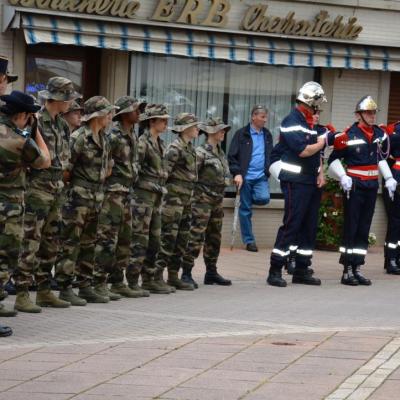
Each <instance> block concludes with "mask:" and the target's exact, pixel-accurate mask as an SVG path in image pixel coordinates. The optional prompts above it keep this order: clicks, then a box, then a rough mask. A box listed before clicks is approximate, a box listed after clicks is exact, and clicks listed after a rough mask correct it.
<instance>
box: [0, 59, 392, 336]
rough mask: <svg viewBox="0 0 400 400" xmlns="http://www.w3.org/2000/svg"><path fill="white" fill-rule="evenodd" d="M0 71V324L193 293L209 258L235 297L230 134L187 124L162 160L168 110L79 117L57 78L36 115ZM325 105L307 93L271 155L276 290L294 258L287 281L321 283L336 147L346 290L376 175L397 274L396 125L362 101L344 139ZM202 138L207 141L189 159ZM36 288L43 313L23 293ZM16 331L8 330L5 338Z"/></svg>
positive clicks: (121, 106) (91, 107)
mask: <svg viewBox="0 0 400 400" xmlns="http://www.w3.org/2000/svg"><path fill="white" fill-rule="evenodd" d="M0 72H1V75H0V76H1V79H2V82H1V83H2V86H1V88H3V92H2V93H1V96H0V99H1V100H2V104H1V107H0V140H1V142H0V285H1V286H0V287H1V290H0V298H1V299H4V297H5V296H6V291H5V290H4V285H6V283H7V281H8V280H9V278H10V275H11V276H12V279H13V282H14V283H15V289H16V300H15V305H14V309H13V310H10V309H7V308H6V307H4V305H2V304H1V303H0V316H14V315H16V313H17V311H21V312H29V313H39V312H41V310H42V307H55V308H67V307H70V306H71V305H72V306H85V305H86V304H87V303H107V302H109V301H110V300H118V299H120V298H121V297H127V298H138V297H148V296H149V295H150V293H158V294H170V293H174V292H175V291H176V290H177V289H178V290H194V289H195V288H197V287H198V285H197V283H196V282H195V281H194V279H193V277H192V268H193V266H194V262H195V259H196V258H197V257H198V256H199V253H200V250H201V248H202V247H203V255H204V261H205V265H206V274H205V277H204V283H205V284H218V285H226V286H229V285H231V281H229V280H227V279H225V278H223V277H222V276H221V275H219V273H218V271H217V261H218V256H219V251H220V246H221V229H222V221H223V207H222V203H223V198H224V190H225V188H226V187H227V186H228V185H229V184H230V182H231V180H230V174H229V166H228V164H227V161H226V158H225V155H224V152H223V150H222V148H221V143H222V141H223V140H224V137H225V134H226V133H227V132H228V131H229V129H230V126H229V125H227V124H225V123H224V122H223V121H222V119H220V118H210V119H209V120H207V121H206V122H204V123H201V122H200V121H199V119H198V117H197V116H195V115H194V114H190V113H181V114H179V115H177V116H176V117H175V119H174V125H173V127H172V132H174V133H175V134H176V139H175V140H174V141H173V142H172V143H171V144H170V145H169V146H168V147H167V148H164V145H163V142H162V140H161V139H160V135H161V134H163V133H164V132H166V130H167V122H168V119H169V118H170V115H169V114H168V110H167V108H166V107H165V106H164V105H162V104H147V103H144V102H141V101H138V100H136V99H134V98H132V97H129V96H124V97H121V98H119V99H118V100H117V101H116V102H115V104H111V103H110V102H109V101H108V100H107V99H106V98H104V97H101V96H95V97H92V98H90V99H88V100H87V101H86V102H85V103H84V104H83V107H81V106H80V105H79V104H78V103H77V102H76V100H77V99H79V98H80V97H81V95H80V94H79V93H77V92H76V91H75V89H74V87H73V84H72V82H71V81H70V80H68V79H66V78H63V77H53V78H51V79H50V80H49V81H48V83H47V87H46V90H43V91H41V92H40V93H39V97H40V98H41V99H42V100H43V101H44V105H43V106H42V107H39V106H38V105H37V104H36V102H35V101H34V99H33V98H32V97H31V96H29V95H27V94H24V93H22V92H19V91H13V92H11V94H10V95H4V91H5V88H6V86H7V83H9V82H11V81H12V80H15V79H16V77H14V76H13V75H11V74H9V73H8V72H7V60H6V59H0ZM325 101H326V98H325V94H324V91H323V89H322V87H321V86H320V85H319V84H317V83H315V82H308V83H306V84H305V85H304V86H303V87H302V88H301V89H300V92H299V95H298V97H297V103H298V104H297V107H296V108H295V109H294V110H293V111H292V112H291V113H290V114H289V115H288V116H287V117H286V118H285V119H284V120H283V122H282V124H281V128H280V138H279V142H278V144H277V145H276V146H275V147H274V149H273V152H272V164H271V168H270V171H271V174H272V175H273V176H274V177H275V178H276V179H278V180H279V181H280V184H281V188H282V193H283V195H284V200H285V213H284V218H283V225H282V226H281V227H280V228H279V231H278V234H277V239H276V243H275V246H274V248H273V250H272V253H271V266H270V270H269V275H268V278H267V282H268V283H269V284H270V285H273V286H280V287H283V286H286V281H285V280H284V279H283V277H282V268H283V267H284V266H285V265H286V266H287V264H288V260H289V259H291V260H292V264H293V266H292V269H293V270H292V274H293V278H292V279H293V283H302V284H311V285H319V284H320V283H321V281H320V280H319V279H317V278H315V277H314V276H313V273H314V271H313V270H312V269H311V268H310V266H311V258H312V252H313V249H314V244H315V238H316V232H317V219H318V218H317V217H318V208H319V202H320V196H321V189H322V187H323V185H324V183H325V178H324V173H323V157H321V152H322V151H323V150H324V148H325V147H326V146H327V145H333V151H332V153H331V155H330V157H329V160H328V164H329V172H330V174H331V176H332V177H335V178H336V179H337V180H338V181H339V182H340V185H341V187H342V188H343V190H344V191H345V193H346V195H345V196H344V227H345V229H344V235H343V243H342V246H341V248H340V252H341V257H340V263H341V264H342V265H343V268H344V269H343V276H342V280H341V282H342V283H343V284H346V285H358V284H361V285H369V284H371V281H370V280H369V279H367V278H365V277H364V276H363V275H362V274H361V271H360V267H361V266H362V265H363V264H364V259H365V255H366V253H367V246H368V233H369V228H370V224H371V220H372V215H373V211H374V206H375V201H376V196H377V190H378V186H379V185H378V170H380V171H381V173H382V175H383V177H384V179H385V191H386V192H385V195H387V198H388V200H387V202H386V203H387V210H388V213H389V215H390V218H389V226H388V233H387V240H386V245H385V256H386V262H385V268H386V270H387V272H388V273H391V274H400V268H399V264H398V248H399V243H400V242H399V240H400V232H399V231H400V221H399V220H398V218H400V197H399V194H398V192H397V191H396V186H397V180H398V179H399V178H400V158H399V157H400V141H399V140H397V139H398V137H400V126H398V125H393V126H389V127H384V128H380V127H378V126H376V125H375V118H376V110H377V106H376V104H375V102H374V101H373V100H372V98H371V97H369V96H367V97H365V98H363V99H362V100H361V101H360V102H359V103H358V104H357V108H356V110H355V111H356V115H357V121H356V122H355V123H354V124H353V125H352V126H351V127H349V128H347V129H346V130H345V131H344V132H343V133H340V134H336V133H335V129H334V128H333V127H332V126H326V127H325V126H321V125H319V124H318V122H317V121H318V114H319V111H320V107H321V105H322V103H323V102H325ZM138 123H139V126H140V128H141V132H142V134H141V135H140V136H139V137H138V136H137V135H136V133H135V130H134V128H135V125H136V124H138ZM199 133H204V134H205V135H206V140H205V142H204V144H202V145H201V146H199V147H198V148H194V146H193V140H194V139H196V138H197V137H198V135H199ZM388 135H390V138H391V139H390V143H391V146H389V145H388V144H389V138H388ZM397 142H399V144H398V143H397ZM388 158H392V159H393V162H392V163H391V167H389V165H388V163H387V161H386V160H387V159H388ZM341 161H344V163H345V165H346V166H347V170H346V169H345V168H344V167H343V164H342V163H341ZM53 269H54V280H53ZM165 269H167V279H166V280H164V270H165ZM180 270H182V275H181V276H179V271H180ZM34 283H35V284H36V287H37V295H36V301H35V302H33V301H32V299H31V297H30V293H29V288H30V287H31V286H32V285H33V284H34ZM109 285H110V286H109ZM55 287H57V289H58V290H59V296H58V297H57V296H56V295H55V294H54V292H53V289H54V288H55ZM73 288H77V289H78V291H77V292H76V291H75V290H73ZM11 333H12V330H11V329H10V328H9V327H5V326H0V335H1V336H8V335H10V334H11Z"/></svg>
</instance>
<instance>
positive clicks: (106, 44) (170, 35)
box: [22, 14, 400, 71]
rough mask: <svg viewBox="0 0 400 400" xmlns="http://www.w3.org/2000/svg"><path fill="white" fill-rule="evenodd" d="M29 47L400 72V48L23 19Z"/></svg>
mask: <svg viewBox="0 0 400 400" xmlns="http://www.w3.org/2000/svg"><path fill="white" fill-rule="evenodd" d="M22 27H23V29H24V33H25V38H26V42H27V43H28V44H37V43H53V44H70V45H77V46H94V47H100V48H107V49H115V50H124V51H138V52H144V53H157V54H166V55H176V56H186V57H202V58H209V59H216V60H217V59H220V60H229V61H238V62H248V63H261V64H269V65H288V66H299V67H300V66H301V67H327V68H346V69H362V70H379V71H400V49H397V48H390V49H389V48H384V47H372V46H357V45H348V44H338V43H327V42H322V41H304V40H290V39H282V38H268V37H265V36H249V35H244V34H243V35H239V34H227V33H222V32H221V33H219V32H218V33H216V32H207V31H195V30H188V29H177V28H160V27H150V26H143V25H136V24H123V23H113V22H103V21H94V20H92V21H89V20H82V19H72V18H62V17H54V16H43V15H40V16H38V15H29V14H25V15H22Z"/></svg>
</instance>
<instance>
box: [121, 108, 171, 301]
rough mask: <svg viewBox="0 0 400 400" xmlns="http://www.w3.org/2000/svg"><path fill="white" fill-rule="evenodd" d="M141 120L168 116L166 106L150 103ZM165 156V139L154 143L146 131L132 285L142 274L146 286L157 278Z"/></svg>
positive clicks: (141, 145) (140, 160) (138, 187)
mask: <svg viewBox="0 0 400 400" xmlns="http://www.w3.org/2000/svg"><path fill="white" fill-rule="evenodd" d="M140 118H141V120H142V121H146V120H149V119H151V118H169V116H168V114H167V110H166V108H165V107H164V106H163V105H155V104H149V105H147V106H146V110H145V112H144V114H142V115H141V117H140ZM163 156H164V145H163V142H162V140H161V139H160V138H157V141H155V140H154V139H153V137H152V136H151V133H150V131H149V129H146V130H145V131H144V133H143V135H142V136H140V137H139V140H138V166H139V177H138V180H137V182H136V184H135V186H134V192H133V201H132V216H133V220H132V249H131V261H130V264H129V267H128V269H127V271H126V278H127V280H128V282H129V284H130V286H131V285H136V284H137V280H138V277H139V274H140V273H141V272H142V279H143V283H145V282H149V281H152V280H153V278H154V273H155V265H154V263H155V260H156V256H157V253H158V251H159V247H160V231H161V212H160V208H161V199H162V195H163V193H165V192H166V190H165V187H164V185H165V181H166V177H167V173H166V170H165V168H164V162H163ZM168 293H169V291H168Z"/></svg>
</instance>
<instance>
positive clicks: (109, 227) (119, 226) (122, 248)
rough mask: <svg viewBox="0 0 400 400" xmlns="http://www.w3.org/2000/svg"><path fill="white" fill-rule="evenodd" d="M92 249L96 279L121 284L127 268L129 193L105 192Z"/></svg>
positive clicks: (129, 238) (130, 227) (129, 222)
mask: <svg viewBox="0 0 400 400" xmlns="http://www.w3.org/2000/svg"><path fill="white" fill-rule="evenodd" d="M97 235H98V237H97V243H96V250H95V269H96V271H97V272H96V275H97V277H96V280H98V281H99V282H105V281H106V280H107V277H109V278H108V280H109V281H110V282H112V283H120V282H123V280H124V271H125V270H126V268H127V267H128V265H129V260H130V245H131V239H132V209H131V198H130V195H129V193H123V192H106V194H105V196H104V202H103V206H102V209H101V211H100V215H99V225H98V229H97Z"/></svg>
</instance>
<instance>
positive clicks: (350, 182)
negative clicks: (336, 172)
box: [340, 175, 353, 192]
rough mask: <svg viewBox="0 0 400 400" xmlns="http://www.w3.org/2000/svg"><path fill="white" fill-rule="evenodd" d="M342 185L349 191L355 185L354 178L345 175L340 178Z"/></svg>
mask: <svg viewBox="0 0 400 400" xmlns="http://www.w3.org/2000/svg"><path fill="white" fill-rule="evenodd" d="M340 186H341V187H342V189H343V190H344V191H345V192H349V191H350V190H351V187H352V186H353V179H351V178H350V177H349V176H347V175H343V176H342V177H341V178H340Z"/></svg>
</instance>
